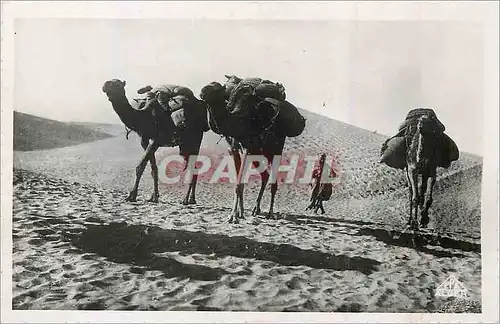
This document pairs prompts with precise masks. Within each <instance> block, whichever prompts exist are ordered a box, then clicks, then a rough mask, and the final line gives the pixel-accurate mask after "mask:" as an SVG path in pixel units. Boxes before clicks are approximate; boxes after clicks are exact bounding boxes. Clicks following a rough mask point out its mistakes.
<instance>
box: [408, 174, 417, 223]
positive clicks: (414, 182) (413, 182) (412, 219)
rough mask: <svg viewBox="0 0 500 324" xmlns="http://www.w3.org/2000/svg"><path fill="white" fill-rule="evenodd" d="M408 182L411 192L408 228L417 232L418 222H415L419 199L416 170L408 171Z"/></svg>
mask: <svg viewBox="0 0 500 324" xmlns="http://www.w3.org/2000/svg"><path fill="white" fill-rule="evenodd" d="M410 176H411V177H410V182H411V190H412V197H411V207H412V208H411V211H410V213H411V214H410V227H411V229H412V230H417V229H418V221H417V217H418V216H417V215H418V199H419V192H418V171H417V169H412V170H411V171H410Z"/></svg>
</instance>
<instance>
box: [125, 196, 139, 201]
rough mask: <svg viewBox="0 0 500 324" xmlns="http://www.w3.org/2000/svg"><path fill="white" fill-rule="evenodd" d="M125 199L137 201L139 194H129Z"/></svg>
mask: <svg viewBox="0 0 500 324" xmlns="http://www.w3.org/2000/svg"><path fill="white" fill-rule="evenodd" d="M125 201H128V202H136V201H137V196H135V195H129V196H128V197H127V198H125Z"/></svg>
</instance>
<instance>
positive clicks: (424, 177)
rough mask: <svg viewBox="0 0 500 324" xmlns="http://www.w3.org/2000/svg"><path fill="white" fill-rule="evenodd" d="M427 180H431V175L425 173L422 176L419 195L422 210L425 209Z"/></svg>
mask: <svg viewBox="0 0 500 324" xmlns="http://www.w3.org/2000/svg"><path fill="white" fill-rule="evenodd" d="M427 179H429V174H428V173H427V172H423V174H422V184H421V185H420V191H419V195H418V206H419V207H420V209H422V208H423V207H424V202H425V195H426V194H427Z"/></svg>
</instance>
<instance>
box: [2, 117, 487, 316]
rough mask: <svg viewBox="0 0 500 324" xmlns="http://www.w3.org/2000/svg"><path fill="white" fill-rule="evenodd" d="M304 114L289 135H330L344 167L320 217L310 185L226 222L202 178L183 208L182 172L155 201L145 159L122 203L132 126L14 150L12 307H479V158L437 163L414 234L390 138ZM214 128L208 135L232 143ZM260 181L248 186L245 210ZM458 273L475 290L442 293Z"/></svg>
mask: <svg viewBox="0 0 500 324" xmlns="http://www.w3.org/2000/svg"><path fill="white" fill-rule="evenodd" d="M308 117H309V119H308V122H309V123H310V126H309V127H308V129H307V131H306V132H305V134H304V135H303V136H300V137H298V138H295V139H289V140H288V142H287V150H289V151H294V150H295V151H297V150H298V151H305V150H312V151H316V152H318V151H322V150H324V149H325V147H326V148H330V147H331V148H332V150H334V151H335V152H336V154H337V155H338V157H339V161H340V164H341V165H342V169H343V172H342V182H341V185H340V186H339V187H338V188H337V189H336V192H335V193H334V195H333V196H332V199H331V200H330V201H329V202H327V203H326V204H325V208H326V210H327V214H325V215H323V216H318V215H312V214H310V213H306V212H304V208H305V207H306V205H307V196H306V195H307V194H308V188H307V187H306V186H302V187H301V186H297V185H294V186H292V185H282V186H280V189H279V192H278V197H277V203H276V210H277V211H278V212H279V213H280V219H279V220H266V219H264V218H263V217H251V216H249V212H247V218H246V219H245V220H244V221H242V223H241V224H237V225H235V224H228V222H227V219H228V213H229V210H230V208H229V207H230V205H231V201H232V192H233V187H232V185H224V184H218V185H215V186H214V185H209V184H207V183H203V182H201V183H200V184H199V186H198V197H197V201H198V204H197V205H194V206H188V207H185V206H182V205H181V204H180V203H179V202H180V199H181V197H182V195H183V190H184V187H182V186H170V187H163V188H162V190H161V202H160V203H159V204H151V203H147V202H146V201H145V200H146V199H147V198H148V197H149V195H150V192H151V179H150V178H151V177H150V175H149V174H148V173H146V174H145V177H144V181H143V184H142V185H141V191H140V196H139V200H138V202H137V203H125V202H124V197H125V196H126V194H127V191H128V190H129V189H130V184H131V182H132V180H133V174H134V167H135V163H136V162H137V160H138V158H139V156H140V154H141V149H140V147H139V145H138V143H137V139H136V138H132V139H130V140H129V141H126V140H125V139H124V137H121V136H120V137H115V138H111V139H106V140H102V141H97V142H93V143H86V144H81V145H76V146H71V147H66V148H62V149H55V150H46V151H35V152H15V158H14V166H15V168H16V169H15V171H14V194H13V206H14V207H13V243H14V252H13V273H14V274H13V301H12V303H13V308H14V309H107V310H113V309H122V310H125V309H137V310H231V311H352V312H360V311H364V312H441V311H454V312H460V311H468V312H480V302H479V301H480V299H481V286H480V285H481V255H480V251H481V246H480V183H481V181H480V180H481V170H482V168H481V160H480V158H477V157H475V156H471V155H462V157H461V159H460V160H459V161H458V163H455V164H454V165H453V166H452V167H451V168H450V169H448V170H441V173H440V179H439V181H438V183H437V185H436V193H435V202H434V205H433V208H432V214H431V224H430V225H431V230H428V231H427V232H426V234H422V235H420V236H418V237H417V243H419V244H418V245H417V246H414V245H413V243H412V240H411V236H410V235H408V234H403V235H401V234H400V233H399V232H398V231H399V230H400V229H401V228H403V224H404V222H405V220H406V214H407V210H406V209H407V206H406V205H407V199H408V198H407V196H406V195H407V189H406V188H405V186H404V185H405V182H404V177H403V174H402V173H401V172H397V171H394V170H391V169H389V168H386V167H384V166H382V165H380V164H378V161H377V157H378V149H379V148H380V144H381V142H382V141H383V139H384V138H385V137H383V136H381V135H378V134H374V133H372V132H369V131H365V130H360V129H356V128H354V127H352V126H348V125H345V124H341V123H337V122H334V121H324V119H325V118H323V117H317V116H314V115H311V116H308ZM321 118H323V119H321ZM332 123H333V124H332ZM332 130H333V131H332ZM313 137H314V138H313ZM217 140H218V138H217V137H216V136H207V139H206V140H205V142H204V146H205V147H206V148H210V149H212V150H216V151H217V152H224V150H225V149H224V146H222V145H221V144H216V143H215V142H216V141H217ZM307 143H312V144H307ZM355 143H358V145H355ZM359 143H364V144H363V145H359ZM325 145H327V146H325ZM167 150H168V149H164V151H167ZM159 154H161V153H159ZM367 157H371V158H367ZM360 161H361V162H360ZM21 169H23V170H21ZM257 190H258V186H257V185H249V186H248V188H247V189H246V191H245V194H246V200H245V202H246V208H247V210H251V207H253V201H254V199H255V196H256V193H257ZM268 195H269V194H268V193H266V195H265V199H264V201H263V209H264V210H265V209H266V208H267V203H268V200H267V199H268ZM449 275H454V276H456V277H457V278H458V279H459V280H460V281H461V282H462V283H463V284H464V285H465V287H466V288H467V289H468V290H469V298H468V299H466V300H458V299H453V298H451V299H446V298H442V297H437V296H435V295H434V294H435V290H436V288H437V286H439V285H440V284H441V283H442V282H443V281H444V280H445V279H446V278H447V277H448V276H449ZM457 305H458V306H457Z"/></svg>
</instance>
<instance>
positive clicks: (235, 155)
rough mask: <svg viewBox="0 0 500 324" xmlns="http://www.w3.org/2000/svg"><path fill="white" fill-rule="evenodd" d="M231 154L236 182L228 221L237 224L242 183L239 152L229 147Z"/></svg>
mask: <svg viewBox="0 0 500 324" xmlns="http://www.w3.org/2000/svg"><path fill="white" fill-rule="evenodd" d="M231 155H232V157H233V160H234V166H235V169H236V174H237V183H236V187H235V190H234V201H233V209H232V211H231V216H230V217H229V223H235V224H237V223H238V222H239V218H240V217H239V216H240V215H239V214H240V212H241V211H240V209H241V203H240V193H242V189H241V188H242V183H241V176H242V175H241V170H242V168H241V165H242V161H241V156H240V152H239V151H238V149H236V148H232V149H231Z"/></svg>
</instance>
